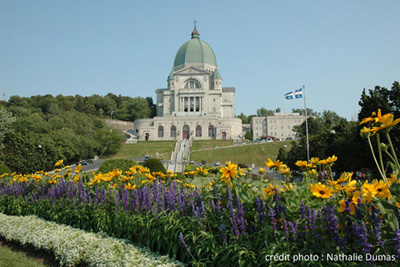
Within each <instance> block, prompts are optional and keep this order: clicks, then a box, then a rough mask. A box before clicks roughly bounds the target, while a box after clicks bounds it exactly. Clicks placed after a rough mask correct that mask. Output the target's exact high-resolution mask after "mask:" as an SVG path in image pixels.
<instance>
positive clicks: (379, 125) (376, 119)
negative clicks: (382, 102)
mask: <svg viewBox="0 0 400 267" xmlns="http://www.w3.org/2000/svg"><path fill="white" fill-rule="evenodd" d="M393 119H394V116H393V114H390V113H387V114H385V115H382V113H381V110H380V109H378V113H376V112H373V113H372V116H371V117H368V118H364V119H363V120H362V121H361V122H360V125H361V124H364V123H373V124H375V125H374V126H373V127H372V128H366V127H364V128H363V129H362V130H361V133H360V134H361V136H363V137H365V136H367V133H368V132H371V133H372V135H374V134H376V133H377V132H379V131H381V130H384V129H388V128H390V127H393V126H395V125H396V124H398V123H400V119H396V120H394V121H393Z"/></svg>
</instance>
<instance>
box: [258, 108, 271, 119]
mask: <svg viewBox="0 0 400 267" xmlns="http://www.w3.org/2000/svg"><path fill="white" fill-rule="evenodd" d="M256 114H257V117H266V116H274V115H275V110H268V109H265V108H264V107H261V108H260V109H257V111H256Z"/></svg>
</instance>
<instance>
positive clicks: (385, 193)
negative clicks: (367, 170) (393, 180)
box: [374, 180, 392, 199]
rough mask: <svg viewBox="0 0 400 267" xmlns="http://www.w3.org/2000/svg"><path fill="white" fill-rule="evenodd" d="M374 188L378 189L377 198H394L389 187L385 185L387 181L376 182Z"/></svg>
mask: <svg viewBox="0 0 400 267" xmlns="http://www.w3.org/2000/svg"><path fill="white" fill-rule="evenodd" d="M374 187H375V189H376V196H377V197H380V198H383V199H385V198H387V199H390V198H391V197H392V195H391V194H390V190H389V187H388V185H387V184H386V183H385V181H383V180H380V181H376V182H375V183H374Z"/></svg>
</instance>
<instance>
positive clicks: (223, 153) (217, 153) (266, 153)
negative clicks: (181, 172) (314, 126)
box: [191, 141, 291, 167]
mask: <svg viewBox="0 0 400 267" xmlns="http://www.w3.org/2000/svg"><path fill="white" fill-rule="evenodd" d="M284 145H286V146H287V148H286V149H289V150H290V147H291V144H290V141H282V142H272V143H261V144H246V145H237V146H231V147H219V148H214V149H207V150H201V151H194V149H192V154H191V159H193V160H194V161H196V162H199V161H201V160H205V161H206V162H208V163H214V162H215V161H220V162H221V163H222V164H224V163H225V162H226V161H229V160H230V161H231V162H232V163H244V164H246V165H248V166H251V164H253V163H254V164H255V166H258V167H265V161H267V159H268V158H271V159H272V160H276V157H277V156H278V151H279V148H281V147H283V146H284Z"/></svg>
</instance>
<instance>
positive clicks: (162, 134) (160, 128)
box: [158, 126, 164, 137]
mask: <svg viewBox="0 0 400 267" xmlns="http://www.w3.org/2000/svg"><path fill="white" fill-rule="evenodd" d="M158 137H164V127H162V126H158Z"/></svg>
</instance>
